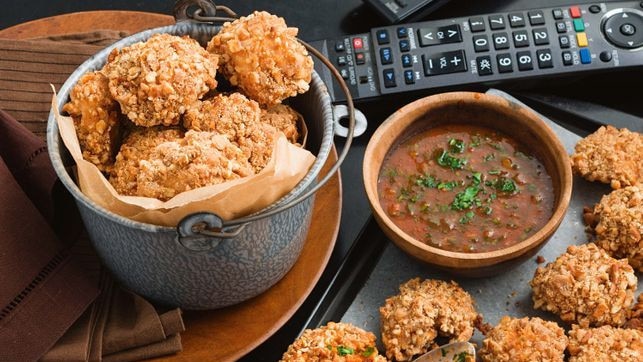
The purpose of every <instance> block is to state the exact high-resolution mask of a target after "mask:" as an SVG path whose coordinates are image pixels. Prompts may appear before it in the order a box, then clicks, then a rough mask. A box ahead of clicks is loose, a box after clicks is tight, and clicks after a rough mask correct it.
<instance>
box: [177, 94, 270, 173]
mask: <svg viewBox="0 0 643 362" xmlns="http://www.w3.org/2000/svg"><path fill="white" fill-rule="evenodd" d="M260 117H261V110H260V109H259V104H258V103H257V102H255V101H253V100H251V99H248V98H246V97H245V96H244V95H243V94H241V93H232V94H230V95H224V94H219V95H217V96H215V97H214V98H212V99H211V100H206V101H203V102H200V104H199V106H198V107H194V108H191V109H190V110H188V112H187V113H186V115H185V118H184V121H183V124H184V125H185V127H186V128H188V129H193V130H201V131H212V132H217V133H219V134H222V135H224V136H226V137H228V139H229V140H230V142H232V143H234V144H235V145H237V146H239V147H240V148H241V150H242V151H243V152H244V154H245V155H246V158H247V159H248V160H249V161H250V164H251V165H252V167H253V169H254V171H255V173H259V172H261V170H262V169H263V168H264V167H265V166H266V164H267V163H268V161H269V160H270V158H271V157H272V150H273V148H274V146H275V141H276V139H277V130H276V129H275V128H274V127H273V126H271V125H270V124H268V123H265V122H262V121H261V118H260Z"/></svg>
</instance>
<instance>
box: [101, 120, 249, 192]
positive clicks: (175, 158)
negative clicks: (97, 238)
mask: <svg viewBox="0 0 643 362" xmlns="http://www.w3.org/2000/svg"><path fill="white" fill-rule="evenodd" d="M251 174H253V172H252V168H251V167H250V165H249V164H248V161H247V159H246V158H245V156H244V154H243V152H242V151H241V150H240V149H239V148H238V147H237V146H235V145H233V144H232V143H230V141H228V139H227V138H226V137H225V136H222V135H219V134H216V133H212V132H197V131H188V132H186V133H185V136H184V137H181V132H180V131H177V130H173V129H169V130H168V129H166V130H159V129H156V128H152V129H147V130H143V131H139V132H135V133H133V134H132V135H130V136H129V137H128V138H127V140H126V141H125V143H124V144H123V145H122V146H121V151H120V152H119V154H118V156H117V157H116V163H115V165H114V171H113V173H112V177H111V178H110V183H112V185H114V188H115V189H116V191H118V192H119V193H120V194H124V195H132V196H145V197H152V198H157V199H159V200H163V201H166V200H169V199H171V198H172V197H174V196H175V195H177V194H179V193H181V192H184V191H189V190H192V189H195V188H199V187H203V186H209V185H214V184H218V183H221V182H225V181H229V180H234V179H238V178H241V177H245V176H248V175H251Z"/></svg>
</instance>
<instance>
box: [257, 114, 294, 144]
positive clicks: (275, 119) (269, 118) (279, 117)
mask: <svg viewBox="0 0 643 362" xmlns="http://www.w3.org/2000/svg"><path fill="white" fill-rule="evenodd" d="M303 119H304V118H303V117H302V115H301V114H299V113H298V112H297V111H295V110H294V109H292V108H291V107H289V106H287V105H285V104H277V105H274V106H272V107H270V108H268V109H262V110H261V121H262V122H266V123H268V124H270V125H272V126H273V127H275V128H276V129H278V130H279V131H281V132H283V134H284V135H285V136H286V138H287V139H288V141H290V143H293V144H296V143H297V142H298V141H299V131H298V130H297V123H298V122H300V121H301V120H303Z"/></svg>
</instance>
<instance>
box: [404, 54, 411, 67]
mask: <svg viewBox="0 0 643 362" xmlns="http://www.w3.org/2000/svg"><path fill="white" fill-rule="evenodd" d="M402 66H403V67H404V68H408V67H411V66H413V58H411V55H410V54H402Z"/></svg>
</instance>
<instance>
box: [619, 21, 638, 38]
mask: <svg viewBox="0 0 643 362" xmlns="http://www.w3.org/2000/svg"><path fill="white" fill-rule="evenodd" d="M619 30H620V31H621V34H623V35H625V36H630V35H634V34H636V28H635V27H634V25H632V24H630V23H627V24H623V25H621V27H620V28H619Z"/></svg>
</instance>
